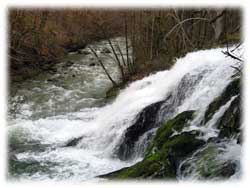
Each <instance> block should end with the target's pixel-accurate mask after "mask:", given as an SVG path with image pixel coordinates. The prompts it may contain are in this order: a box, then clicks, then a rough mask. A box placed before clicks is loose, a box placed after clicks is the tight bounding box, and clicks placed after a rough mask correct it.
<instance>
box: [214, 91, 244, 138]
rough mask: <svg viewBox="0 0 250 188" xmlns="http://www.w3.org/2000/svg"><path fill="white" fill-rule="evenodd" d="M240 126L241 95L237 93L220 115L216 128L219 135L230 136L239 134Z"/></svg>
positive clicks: (222, 136)
mask: <svg viewBox="0 0 250 188" xmlns="http://www.w3.org/2000/svg"><path fill="white" fill-rule="evenodd" d="M240 127H241V97H240V95H238V96H237V97H236V98H235V99H234V100H233V101H232V102H231V104H230V106H229V108H228V109H227V110H226V111H225V113H224V114H223V116H222V117H221V119H220V121H219V124H218V128H219V129H220V134H219V137H221V138H225V137H226V138H230V137H237V136H238V135H240V131H241V130H240Z"/></svg>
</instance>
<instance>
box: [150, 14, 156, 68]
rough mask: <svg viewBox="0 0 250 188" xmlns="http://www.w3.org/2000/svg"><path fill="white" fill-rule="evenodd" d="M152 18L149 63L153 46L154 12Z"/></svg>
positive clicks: (151, 58)
mask: <svg viewBox="0 0 250 188" xmlns="http://www.w3.org/2000/svg"><path fill="white" fill-rule="evenodd" d="M152 14H153V18H152V26H151V46H150V62H151V63H152V60H153V45H154V25H155V15H154V12H153V13H152Z"/></svg>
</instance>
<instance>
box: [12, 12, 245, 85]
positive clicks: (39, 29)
mask: <svg viewBox="0 0 250 188" xmlns="http://www.w3.org/2000/svg"><path fill="white" fill-rule="evenodd" d="M8 18H9V52H8V55H9V65H10V69H9V71H10V81H22V80H23V79H30V78H32V76H34V75H36V74H37V73H41V72H43V71H46V70H48V69H49V67H51V66H53V64H55V63H58V62H60V59H61V58H62V57H63V56H64V55H65V54H66V53H67V52H70V51H76V50H77V49H79V48H83V47H85V46H86V45H87V44H89V43H92V42H94V41H99V40H104V39H109V38H113V37H116V36H124V37H126V38H127V40H129V41H130V43H131V45H132V48H133V55H132V58H131V59H129V61H128V62H127V63H128V64H127V67H126V66H125V67H122V68H123V69H124V70H123V71H124V72H125V74H126V76H125V78H124V79H125V80H129V79H137V78H139V77H140V76H143V75H145V74H148V73H151V72H153V71H157V70H162V69H166V68H169V67H171V65H172V64H173V63H174V59H175V58H177V57H181V56H183V55H184V54H186V53H187V52H190V51H193V50H198V49H206V48H211V47H218V46H225V45H230V44H234V43H240V42H242V41H241V40H242V37H241V35H242V34H241V29H242V28H241V27H242V23H241V22H242V13H241V10H240V9H209V8H206V9H205V8H201V9H182V8H177V9H131V10H125V9H120V10H112V9H108V10H107V9H15V8H12V9H10V10H9V17H8ZM20 75H21V77H20Z"/></svg>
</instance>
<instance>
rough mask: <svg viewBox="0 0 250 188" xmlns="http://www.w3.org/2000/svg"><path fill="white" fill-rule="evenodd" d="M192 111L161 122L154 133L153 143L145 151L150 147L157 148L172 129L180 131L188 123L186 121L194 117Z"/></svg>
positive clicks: (150, 148) (149, 150) (171, 132)
mask: <svg viewBox="0 0 250 188" xmlns="http://www.w3.org/2000/svg"><path fill="white" fill-rule="evenodd" d="M194 114H195V113H194V111H185V112H182V113H180V114H178V115H177V116H176V117H175V118H174V119H171V120H169V121H167V122H166V123H165V124H163V125H162V126H161V127H160V128H159V129H158V130H157V133H156V136H155V138H154V141H153V144H152V145H151V147H149V149H148V150H147V153H149V152H151V150H152V148H154V147H156V146H157V148H159V147H161V146H162V144H163V143H164V142H165V141H166V139H168V138H169V137H170V136H171V135H172V134H173V133H174V131H178V132H180V131H181V130H182V129H183V128H184V127H185V126H187V125H188V121H190V120H192V119H193V118H194Z"/></svg>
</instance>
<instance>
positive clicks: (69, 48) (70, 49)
mask: <svg viewBox="0 0 250 188" xmlns="http://www.w3.org/2000/svg"><path fill="white" fill-rule="evenodd" d="M86 46H87V43H85V42H81V43H75V44H69V45H66V46H64V48H65V49H66V50H67V52H76V51H77V50H79V49H83V48H85V47H86Z"/></svg>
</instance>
